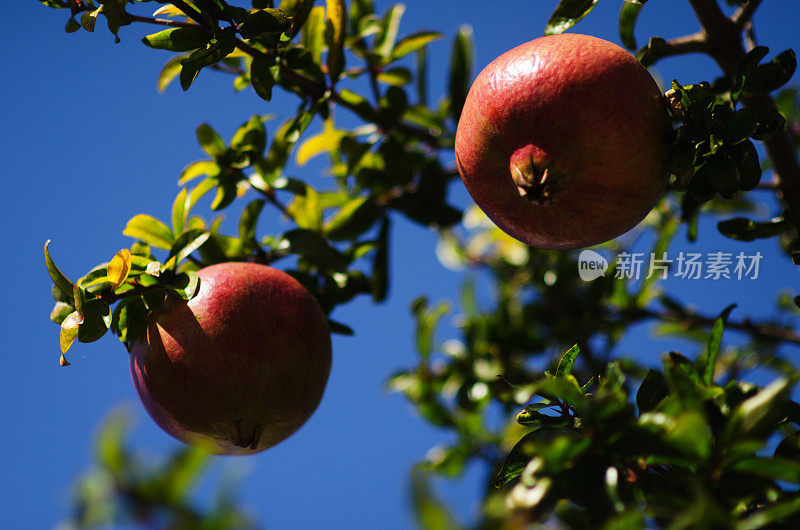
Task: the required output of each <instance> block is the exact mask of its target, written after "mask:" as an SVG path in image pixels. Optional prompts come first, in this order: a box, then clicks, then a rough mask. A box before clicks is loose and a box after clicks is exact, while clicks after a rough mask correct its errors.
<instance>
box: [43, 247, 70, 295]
mask: <svg viewBox="0 0 800 530" xmlns="http://www.w3.org/2000/svg"><path fill="white" fill-rule="evenodd" d="M49 247H50V240H49V239H48V240H47V241H46V242H45V244H44V263H45V265H46V266H47V273H48V274H49V275H50V279H51V280H53V284H54V285H55V286H56V287H58V289H59V290H60V291H61V292H62V293H64V294H65V295H66V296H67V298H69V300H72V290H73V288H74V285H73V284H72V282H71V281H69V280H68V279H67V277H66V276H64V274H63V273H62V272H61V271H60V270H59V268H58V267H57V266H56V264H55V263H54V262H53V259H52V258H51V257H50V250H49Z"/></svg>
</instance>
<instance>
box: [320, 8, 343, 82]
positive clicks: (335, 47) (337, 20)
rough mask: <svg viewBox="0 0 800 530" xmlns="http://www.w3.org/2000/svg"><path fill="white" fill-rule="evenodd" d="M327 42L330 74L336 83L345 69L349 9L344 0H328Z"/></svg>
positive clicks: (332, 80)
mask: <svg viewBox="0 0 800 530" xmlns="http://www.w3.org/2000/svg"><path fill="white" fill-rule="evenodd" d="M326 6H327V10H326V21H325V42H326V43H327V45H328V59H327V61H328V76H329V77H330V80H331V83H332V84H336V81H338V80H339V76H340V75H341V73H342V70H344V40H345V36H346V29H347V9H346V8H345V3H344V0H326Z"/></svg>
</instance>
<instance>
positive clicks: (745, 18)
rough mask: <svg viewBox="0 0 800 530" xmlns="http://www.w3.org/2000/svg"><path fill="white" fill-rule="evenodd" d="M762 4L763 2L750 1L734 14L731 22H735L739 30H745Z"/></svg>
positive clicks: (757, 0) (759, 0)
mask: <svg viewBox="0 0 800 530" xmlns="http://www.w3.org/2000/svg"><path fill="white" fill-rule="evenodd" d="M760 4H761V0H750V1H749V2H747V3H746V4H744V5H742V6H741V7H740V8H739V9H738V10H736V13H734V14H733V16H732V17H731V20H733V23H734V24H736V26H737V27H738V28H740V29H742V28H744V26H745V25H746V24H747V23H748V22H749V21H750V20H751V19H752V18H753V13H755V12H756V9H758V6H759V5H760Z"/></svg>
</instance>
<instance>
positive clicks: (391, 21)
mask: <svg viewBox="0 0 800 530" xmlns="http://www.w3.org/2000/svg"><path fill="white" fill-rule="evenodd" d="M405 11H406V6H404V5H403V4H395V5H393V6H392V7H390V8H389V10H388V11H387V12H386V14H385V15H384V16H383V31H382V32H381V34H380V35H379V36H378V37H377V38H376V39H375V53H377V54H378V55H380V56H381V57H383V59H384V62H389V60H390V58H391V57H392V50H394V45H395V42H397V34H398V32H399V31H400V19H401V18H402V17H403V13H405Z"/></svg>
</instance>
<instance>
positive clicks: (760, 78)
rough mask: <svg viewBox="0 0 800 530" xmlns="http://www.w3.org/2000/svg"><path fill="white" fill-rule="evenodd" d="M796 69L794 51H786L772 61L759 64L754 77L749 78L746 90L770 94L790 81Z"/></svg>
mask: <svg viewBox="0 0 800 530" xmlns="http://www.w3.org/2000/svg"><path fill="white" fill-rule="evenodd" d="M796 69H797V57H796V56H795V53H794V50H791V49H789V50H786V51H784V52H782V53H780V54H778V55H776V56H775V58H774V59H772V61H770V62H768V63H766V64H761V65H759V66H758V68H756V71H755V75H754V76H751V78H750V83H749V84H748V85H747V86H746V89H747V90H751V91H757V92H772V91H773V90H777V89H779V88H780V87H782V86H783V85H785V84H786V83H788V82H789V80H791V78H792V76H793V75H794V72H795V70H796Z"/></svg>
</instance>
